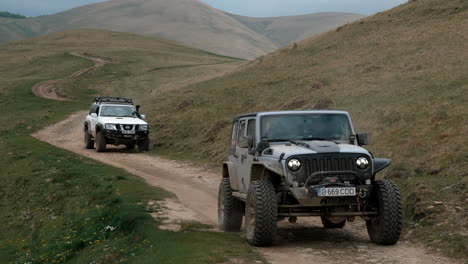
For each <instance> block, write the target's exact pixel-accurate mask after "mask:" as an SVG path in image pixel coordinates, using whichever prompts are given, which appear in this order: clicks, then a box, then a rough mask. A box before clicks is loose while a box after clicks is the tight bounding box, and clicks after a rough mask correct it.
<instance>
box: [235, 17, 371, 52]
mask: <svg viewBox="0 0 468 264" xmlns="http://www.w3.org/2000/svg"><path fill="white" fill-rule="evenodd" d="M230 15H231V16H232V17H234V18H235V19H236V20H238V21H239V22H241V23H242V24H245V25H246V26H248V27H249V28H251V29H252V30H254V31H255V32H257V33H259V34H261V35H263V36H266V37H268V38H269V39H271V40H272V41H273V43H275V44H276V46H278V47H283V46H285V45H288V44H291V43H293V42H297V41H301V40H303V39H305V38H309V37H311V36H314V35H316V34H319V33H322V32H325V31H328V30H330V29H334V28H337V27H338V26H341V25H344V24H346V23H349V22H353V21H356V20H358V19H360V18H362V17H363V16H362V15H358V14H351V13H314V14H308V15H301V16H283V17H259V18H257V17H245V16H238V15H234V14H230Z"/></svg>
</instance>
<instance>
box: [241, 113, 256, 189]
mask: <svg viewBox="0 0 468 264" xmlns="http://www.w3.org/2000/svg"><path fill="white" fill-rule="evenodd" d="M242 136H251V137H252V138H255V119H254V118H244V119H241V120H240V125H239V131H238V137H237V142H239V139H240V137H242ZM236 155H237V157H236V159H237V160H236V168H237V179H238V181H239V191H241V192H247V190H248V188H249V183H250V173H251V168H252V163H253V159H254V156H253V155H252V154H249V148H241V147H239V144H237V145H236Z"/></svg>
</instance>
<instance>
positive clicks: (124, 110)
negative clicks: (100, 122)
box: [101, 105, 136, 117]
mask: <svg viewBox="0 0 468 264" xmlns="http://www.w3.org/2000/svg"><path fill="white" fill-rule="evenodd" d="M101 116H116V117H136V113H135V109H133V107H132V106H123V105H112V106H110V105H109V106H102V109H101Z"/></svg>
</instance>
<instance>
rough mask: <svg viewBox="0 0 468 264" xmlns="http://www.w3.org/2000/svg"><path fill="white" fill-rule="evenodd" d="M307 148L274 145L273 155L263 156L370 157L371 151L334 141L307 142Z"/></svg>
mask: <svg viewBox="0 0 468 264" xmlns="http://www.w3.org/2000/svg"><path fill="white" fill-rule="evenodd" d="M304 143H306V144H308V145H309V147H306V146H297V145H294V144H291V143H272V144H271V145H270V149H271V150H272V151H273V154H272V155H265V154H264V155H262V156H264V157H271V158H279V156H280V155H281V154H282V153H284V154H285V155H284V157H283V158H284V159H286V158H288V157H290V156H294V155H304V154H318V153H362V154H366V155H369V156H370V153H369V151H367V150H366V149H365V148H362V147H359V146H356V145H351V144H346V143H341V144H337V143H335V142H332V141H316V140H314V141H305V142H304Z"/></svg>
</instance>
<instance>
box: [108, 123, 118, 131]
mask: <svg viewBox="0 0 468 264" xmlns="http://www.w3.org/2000/svg"><path fill="white" fill-rule="evenodd" d="M106 129H107V130H117V126H116V125H115V124H106Z"/></svg>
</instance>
